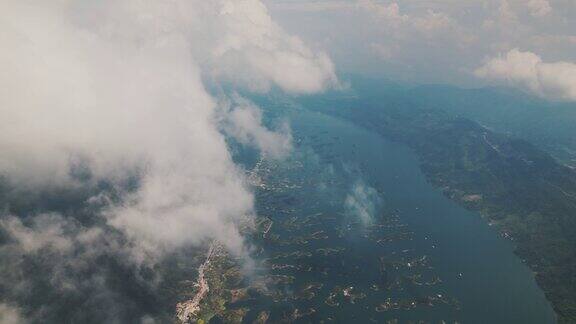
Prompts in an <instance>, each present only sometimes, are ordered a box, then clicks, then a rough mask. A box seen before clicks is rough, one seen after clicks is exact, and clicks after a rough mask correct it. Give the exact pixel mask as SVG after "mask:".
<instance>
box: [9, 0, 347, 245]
mask: <svg viewBox="0 0 576 324" xmlns="http://www.w3.org/2000/svg"><path fill="white" fill-rule="evenodd" d="M0 11H1V14H0V15H2V19H1V21H2V28H1V30H2V31H1V32H0V33H1V39H2V43H3V48H5V50H3V51H2V53H0V66H1V68H2V76H1V77H0V86H1V87H0V88H1V90H0V92H1V93H0V107H1V108H0V117H1V118H0V125H1V127H2V129H3V136H2V138H1V139H0V150H2V152H3V154H2V157H1V158H0V172H1V173H2V174H4V175H6V176H8V177H9V178H10V179H11V180H12V182H13V183H15V184H17V185H22V186H26V185H27V186H29V187H42V186H48V185H57V186H72V185H78V184H77V183H75V182H74V179H73V178H72V177H71V175H70V169H71V166H72V164H73V161H74V160H75V159H77V158H79V159H80V160H81V161H83V163H84V164H86V165H87V168H88V169H89V170H90V174H91V176H92V177H93V179H94V181H98V180H99V179H106V180H109V181H121V180H123V179H125V178H126V177H127V175H133V174H134V173H137V174H138V175H139V177H140V187H139V189H138V190H137V191H136V192H132V193H129V194H126V196H125V197H124V198H125V199H123V200H121V201H120V202H116V203H114V204H113V205H111V206H109V208H108V210H107V213H106V215H107V217H108V220H109V223H110V224H111V225H113V226H115V227H116V228H118V229H121V230H122V231H124V232H125V233H126V234H127V235H128V236H129V237H130V238H131V239H133V240H139V241H142V244H141V246H143V247H150V248H151V249H159V250H162V249H170V248H173V247H175V246H181V245H184V244H196V243H199V242H201V241H202V240H204V239H207V238H214V237H217V238H220V239H221V240H222V241H224V243H228V244H229V246H230V247H234V248H236V249H239V248H240V247H239V244H241V237H240V236H239V234H238V233H237V232H236V230H235V225H234V223H235V222H237V221H239V220H240V219H242V217H246V215H249V214H251V213H252V212H253V211H252V204H253V198H252V195H251V193H250V192H249V190H248V189H247V188H246V186H245V184H244V179H243V174H242V170H240V169H238V168H237V167H236V166H235V165H234V163H233V161H232V159H231V156H230V153H229V151H228V148H227V145H226V142H225V140H224V137H223V135H222V134H221V132H220V131H219V127H218V125H217V122H216V119H217V118H216V117H217V116H216V112H217V111H218V101H217V100H216V99H214V98H213V97H212V95H211V94H210V93H209V92H208V91H207V90H206V87H205V84H204V81H203V79H204V78H205V77H208V78H210V80H212V82H223V81H226V82H232V83H233V84H234V85H235V86H239V87H244V88H249V89H252V90H254V88H256V90H260V91H261V90H266V89H268V88H270V86H272V85H276V86H278V87H279V88H281V89H283V90H285V91H288V92H291V93H310V92H315V91H322V90H323V89H325V88H326V87H329V86H330V85H332V84H334V83H336V82H337V80H336V77H335V74H334V70H333V66H332V63H331V61H330V59H329V58H328V57H327V56H326V55H325V54H323V53H321V52H315V51H313V50H311V49H309V48H307V47H306V46H305V45H304V43H303V42H302V41H301V40H300V39H298V38H297V37H295V36H291V35H289V34H287V33H285V32H284V31H283V30H282V29H281V28H280V27H279V26H278V25H277V24H276V23H274V21H273V20H272V19H271V18H270V16H269V15H268V12H267V10H266V8H265V7H264V5H263V4H262V3H261V2H260V1H256V0H243V1H225V0H220V1H210V2H206V1H171V2H158V1H125V2H122V3H118V2H116V1H99V2H85V1H71V2H55V3H43V4H41V5H38V4H35V5H34V10H32V7H31V5H29V4H28V3H27V2H21V1H4V2H3V3H2V5H1V8H0ZM229 113H230V116H229V117H228V120H229V121H231V122H230V125H232V126H234V128H233V130H234V131H235V135H238V136H241V137H243V139H245V141H244V142H245V143H248V144H254V145H257V146H259V147H260V148H261V149H263V150H266V151H269V152H270V153H272V154H279V153H278V152H279V151H274V150H276V149H275V148H273V146H274V145H275V144H276V142H277V141H281V142H282V140H281V136H277V134H276V133H273V132H270V131H268V130H266V129H265V128H264V127H263V126H261V125H260V117H259V113H258V112H257V108H256V107H255V106H250V105H241V106H239V107H237V108H236V109H232V110H230V111H229ZM282 145H283V146H288V144H287V143H286V142H283V143H282V144H281V146H282ZM278 150H279V149H278ZM224 197H225V199H224ZM237 252H238V251H237Z"/></svg>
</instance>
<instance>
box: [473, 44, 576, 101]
mask: <svg viewBox="0 0 576 324" xmlns="http://www.w3.org/2000/svg"><path fill="white" fill-rule="evenodd" d="M475 74H476V75H477V76H478V77H481V78H485V79H488V80H495V81H502V82H505V83H507V84H508V85H511V86H516V87H519V88H522V89H525V90H529V91H531V92H533V93H534V94H536V95H539V96H542V97H545V98H549V99H554V100H570V101H574V100H576V64H574V63H571V62H552V63H547V62H543V61H542V59H541V58H540V56H538V55H536V54H534V53H532V52H523V51H520V50H518V49H513V50H511V51H509V52H508V53H506V54H504V55H502V56H500V57H496V58H492V59H490V60H488V61H487V62H486V63H485V64H484V65H483V66H482V67H480V68H478V69H477V70H476V71H475Z"/></svg>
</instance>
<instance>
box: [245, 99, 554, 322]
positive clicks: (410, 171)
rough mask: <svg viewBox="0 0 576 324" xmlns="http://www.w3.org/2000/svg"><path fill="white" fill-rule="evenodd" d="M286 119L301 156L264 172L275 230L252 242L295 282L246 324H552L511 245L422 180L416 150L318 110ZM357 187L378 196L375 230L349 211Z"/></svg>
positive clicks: (257, 306) (266, 300) (283, 285)
mask: <svg viewBox="0 0 576 324" xmlns="http://www.w3.org/2000/svg"><path fill="white" fill-rule="evenodd" d="M286 114H287V116H288V118H289V120H290V123H291V126H292V130H293V135H294V142H295V149H294V152H293V154H292V156H291V157H290V158H289V159H288V160H287V161H264V162H262V163H261V167H260V169H259V170H258V173H259V174H260V176H261V178H262V181H263V182H264V183H265V184H266V186H267V187H265V188H262V189H259V190H258V191H257V205H258V213H259V215H260V216H262V217H268V218H269V219H270V220H272V221H273V224H272V226H271V227H270V231H269V232H268V234H267V235H266V236H265V237H263V238H260V239H257V240H256V244H257V245H259V246H261V247H263V250H262V252H261V253H260V257H261V258H262V259H264V260H265V265H266V267H267V269H268V270H267V271H268V273H269V274H270V275H272V276H290V278H292V279H291V280H292V281H290V282H280V283H278V285H277V287H278V291H279V293H278V294H277V295H275V296H271V295H273V294H270V295H268V296H265V297H262V296H261V297H258V298H257V299H256V300H255V301H253V302H252V303H251V304H250V308H251V312H250V313H249V314H248V316H247V318H246V319H247V320H251V319H254V318H255V316H256V314H258V313H259V312H260V311H262V310H267V311H270V312H271V313H270V319H271V320H281V319H290V320H296V321H301V322H320V321H326V322H328V321H336V322H343V323H347V322H350V321H357V322H360V323H368V322H386V321H388V320H394V319H397V320H399V322H400V323H404V322H407V321H409V320H410V321H424V322H425V323H441V322H442V321H445V322H447V323H454V322H461V323H554V318H555V317H554V313H553V311H552V309H551V307H550V304H549V303H548V302H547V300H546V299H545V297H544V294H543V293H542V291H541V290H540V289H539V288H538V287H537V285H536V283H535V280H534V277H533V274H532V273H531V271H530V270H529V269H528V268H527V267H526V266H525V265H524V264H523V263H522V262H521V260H519V259H518V257H516V256H515V255H514V254H513V246H512V243H511V242H509V241H507V240H505V239H503V238H501V237H500V236H499V235H498V233H497V232H496V231H495V230H494V229H492V228H491V227H489V226H488V225H487V224H486V222H485V221H484V220H482V219H481V218H480V216H479V215H478V214H477V213H474V212H470V211H467V210H465V209H463V208H461V207H459V206H458V205H457V204H456V203H454V202H452V201H450V200H449V199H447V198H446V197H444V196H443V195H442V194H441V193H440V191H438V190H436V189H435V188H433V187H432V186H431V185H430V184H429V183H427V182H426V179H425V177H424V176H423V175H422V173H421V172H420V169H419V166H418V160H417V157H416V156H415V155H414V154H413V153H412V152H411V151H410V150H409V149H407V148H406V147H404V146H402V145H400V144H397V143H392V142H389V141H387V140H385V139H383V138H382V137H381V136H379V135H377V134H374V133H371V132H369V131H366V130H364V129H362V128H359V127H357V126H355V125H353V124H351V123H348V122H345V121H342V120H339V119H335V118H333V117H329V116H327V115H324V114H321V113H317V112H311V111H307V110H302V109H293V110H290V111H289V112H287V113H286ZM252 165H253V163H252ZM355 184H360V185H361V186H363V187H365V188H368V189H369V190H373V192H374V193H376V195H377V196H378V198H376V199H372V200H373V203H374V207H375V211H374V213H372V214H373V215H372V216H373V219H372V221H371V222H370V223H368V224H364V223H362V222H361V221H360V220H359V219H358V218H357V216H355V214H354V213H353V212H350V210H349V209H347V208H346V206H345V200H346V197H348V196H349V195H351V192H352V190H353V188H354V185H355ZM372 198H374V197H372ZM326 249H332V250H326ZM347 288H348V289H347ZM350 295H352V296H353V297H352V298H351V297H350ZM295 309H298V310H297V311H295Z"/></svg>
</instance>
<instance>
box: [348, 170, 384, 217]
mask: <svg viewBox="0 0 576 324" xmlns="http://www.w3.org/2000/svg"><path fill="white" fill-rule="evenodd" d="M380 202H381V201H380V197H379V196H378V192H377V191H376V190H375V189H374V188H372V187H370V186H368V185H366V184H365V183H364V182H363V181H361V180H358V181H356V182H355V183H354V185H353V186H352V190H351V192H350V193H349V194H348V195H347V196H346V199H345V200H344V207H345V208H346V211H347V213H348V215H349V216H352V217H354V218H358V220H360V222H362V224H364V225H369V224H371V223H372V222H373V221H374V217H375V216H376V212H377V209H378V206H379V204H380Z"/></svg>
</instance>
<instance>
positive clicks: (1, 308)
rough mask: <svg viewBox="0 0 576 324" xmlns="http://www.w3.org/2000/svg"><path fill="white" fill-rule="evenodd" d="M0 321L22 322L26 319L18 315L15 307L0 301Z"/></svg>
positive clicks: (4, 323) (6, 322) (13, 323)
mask: <svg viewBox="0 0 576 324" xmlns="http://www.w3.org/2000/svg"><path fill="white" fill-rule="evenodd" d="M0 323H2V324H24V323H26V321H25V320H24V319H23V318H22V316H21V315H20V310H19V309H18V308H17V307H13V306H10V305H7V304H3V303H0Z"/></svg>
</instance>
